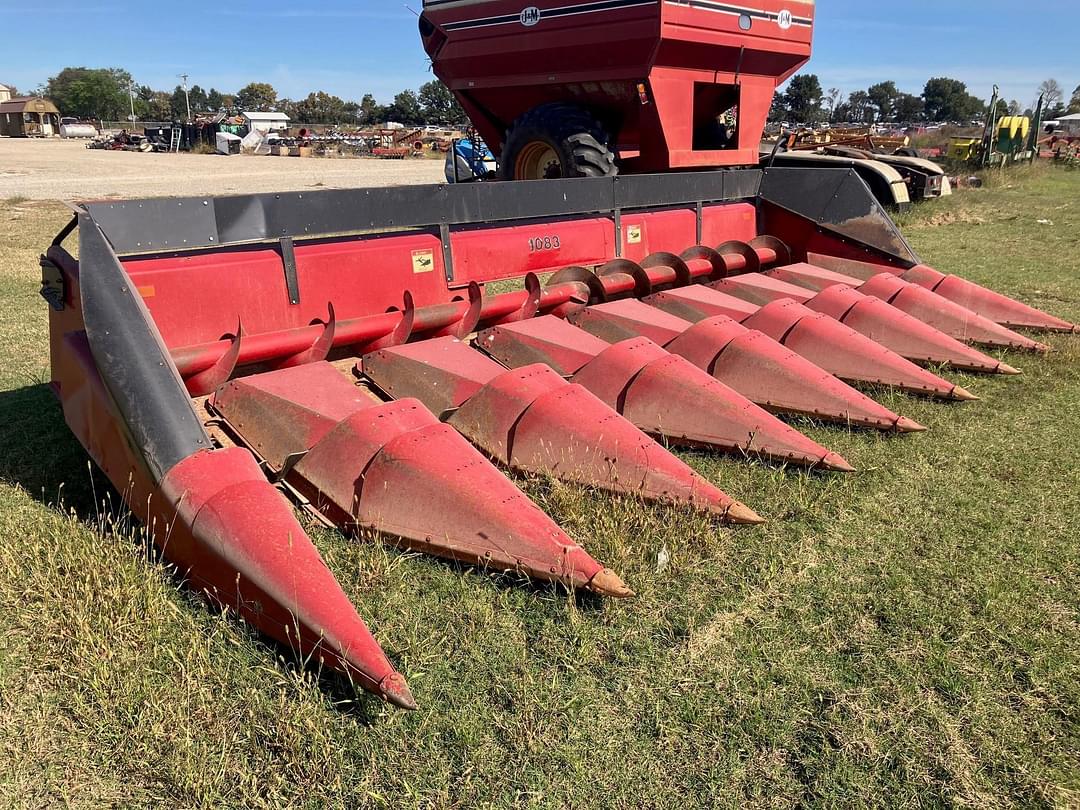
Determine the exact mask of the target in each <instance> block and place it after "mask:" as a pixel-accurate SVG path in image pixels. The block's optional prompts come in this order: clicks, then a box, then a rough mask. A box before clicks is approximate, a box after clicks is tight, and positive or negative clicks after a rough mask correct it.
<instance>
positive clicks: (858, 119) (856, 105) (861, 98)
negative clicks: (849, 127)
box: [845, 90, 874, 124]
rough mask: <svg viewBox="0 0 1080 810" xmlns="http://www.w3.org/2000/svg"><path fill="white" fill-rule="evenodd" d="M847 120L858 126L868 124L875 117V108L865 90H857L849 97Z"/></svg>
mask: <svg viewBox="0 0 1080 810" xmlns="http://www.w3.org/2000/svg"><path fill="white" fill-rule="evenodd" d="M847 107H848V109H847V118H846V119H845V120H847V121H852V122H853V123H857V124H867V123H869V122H870V120H871V119H872V118H873V116H874V108H873V105H872V104H871V102H870V94H869V93H867V92H866V91H865V90H856V91H855V92H854V93H851V94H850V95H849V96H848V100H847Z"/></svg>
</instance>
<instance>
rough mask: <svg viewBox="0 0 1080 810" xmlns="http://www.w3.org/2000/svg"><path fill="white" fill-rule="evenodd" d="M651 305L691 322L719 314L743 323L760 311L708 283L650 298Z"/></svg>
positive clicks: (658, 294)
mask: <svg viewBox="0 0 1080 810" xmlns="http://www.w3.org/2000/svg"><path fill="white" fill-rule="evenodd" d="M644 300H645V301H646V302H647V303H648V304H651V305H652V306H655V307H657V308H659V309H662V310H664V312H667V313H669V314H671V315H675V316H676V317H679V318H683V319H684V320H687V321H699V320H701V319H702V318H711V317H713V316H715V315H725V316H727V317H729V318H734V319H735V320H737V321H742V320H744V319H745V318H748V317H750V316H751V315H753V314H754V313H755V312H757V311H758V306H757V305H756V304H751V303H749V302H747V301H743V300H742V299H741V298H736V297H735V296H733V295H728V294H727V293H722V292H720V291H719V290H714V289H712V288H711V287H710V286H708V285H705V284H691V285H690V286H689V287H680V288H678V289H675V290H665V291H664V292H661V293H657V294H656V295H650V296H649V297H648V298H646V299H644Z"/></svg>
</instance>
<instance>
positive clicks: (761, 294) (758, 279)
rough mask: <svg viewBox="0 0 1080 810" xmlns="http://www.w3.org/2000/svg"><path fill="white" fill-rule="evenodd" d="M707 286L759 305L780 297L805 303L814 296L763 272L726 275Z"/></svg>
mask: <svg viewBox="0 0 1080 810" xmlns="http://www.w3.org/2000/svg"><path fill="white" fill-rule="evenodd" d="M708 286H709V287H710V288H712V289H714V290H716V291H717V292H722V293H727V294H728V295H733V296H735V297H736V298H741V299H742V300H744V301H746V302H748V303H751V304H756V305H757V306H759V307H763V306H765V305H766V304H769V303H771V302H773V301H778V300H780V299H781V298H789V299H791V300H792V301H798V302H799V303H800V304H805V303H806V302H807V301H809V300H810V299H811V298H813V297H814V293H813V292H812V291H810V290H807V289H806V288H805V287H800V286H798V285H796V284H789V283H788V282H786V281H783V280H782V279H779V278H775V277H773V276H772V275H767V274H765V273H743V274H741V275H737V276H728V277H727V278H722V279H720V280H719V281H713V282H710V284H709V285H708Z"/></svg>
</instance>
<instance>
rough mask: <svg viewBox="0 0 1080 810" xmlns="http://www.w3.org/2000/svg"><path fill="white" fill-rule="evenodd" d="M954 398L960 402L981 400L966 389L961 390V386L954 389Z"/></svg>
mask: <svg viewBox="0 0 1080 810" xmlns="http://www.w3.org/2000/svg"><path fill="white" fill-rule="evenodd" d="M952 398H953V399H955V400H958V401H960V402H976V401H978V399H979V397H977V396H976V395H975V394H973V393H971V392H970V391H968V390H967V389H966V388H961V387H960V386H959V385H958V386H956V387H954V388H953V390H952Z"/></svg>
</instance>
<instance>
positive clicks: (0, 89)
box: [0, 84, 11, 101]
mask: <svg viewBox="0 0 1080 810" xmlns="http://www.w3.org/2000/svg"><path fill="white" fill-rule="evenodd" d="M0 101H11V88H10V87H8V86H7V85H6V84H0Z"/></svg>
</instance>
